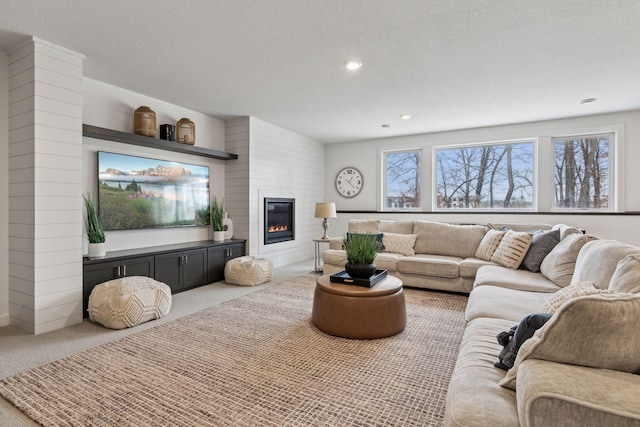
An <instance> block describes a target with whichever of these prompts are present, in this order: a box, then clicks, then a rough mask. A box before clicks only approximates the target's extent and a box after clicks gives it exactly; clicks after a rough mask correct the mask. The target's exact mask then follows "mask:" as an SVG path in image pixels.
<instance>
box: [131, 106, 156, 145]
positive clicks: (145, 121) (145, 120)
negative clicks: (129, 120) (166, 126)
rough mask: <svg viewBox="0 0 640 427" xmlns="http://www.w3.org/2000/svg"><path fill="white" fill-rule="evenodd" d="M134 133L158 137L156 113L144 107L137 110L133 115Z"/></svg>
mask: <svg viewBox="0 0 640 427" xmlns="http://www.w3.org/2000/svg"><path fill="white" fill-rule="evenodd" d="M133 132H134V133H136V134H138V135H144V136H150V137H152V138H155V137H156V135H157V134H158V131H157V130H156V113H155V112H154V111H153V110H152V109H151V108H149V107H147V106H145V105H143V106H141V107H138V109H136V111H135V113H134V115H133Z"/></svg>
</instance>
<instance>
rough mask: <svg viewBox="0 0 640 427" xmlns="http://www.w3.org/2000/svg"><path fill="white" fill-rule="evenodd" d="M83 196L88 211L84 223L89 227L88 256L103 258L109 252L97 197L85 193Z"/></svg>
mask: <svg viewBox="0 0 640 427" xmlns="http://www.w3.org/2000/svg"><path fill="white" fill-rule="evenodd" d="M82 198H83V199H84V207H85V209H86V212H87V216H86V217H85V222H84V223H85V228H86V229H87V238H88V239H89V247H88V256H89V258H102V257H104V256H105V255H106V254H107V249H106V246H105V240H106V237H105V235H104V229H103V228H102V223H101V222H100V218H99V217H98V206H97V203H96V199H95V198H94V197H93V195H92V194H89V195H87V196H85V195H84V194H83V195H82Z"/></svg>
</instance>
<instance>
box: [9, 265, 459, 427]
mask: <svg viewBox="0 0 640 427" xmlns="http://www.w3.org/2000/svg"><path fill="white" fill-rule="evenodd" d="M316 277H317V276H306V277H300V278H296V279H292V280H290V281H287V282H284V283H282V284H276V285H272V286H270V287H268V288H266V289H264V290H261V291H258V292H254V293H252V294H249V295H247V296H244V297H241V298H238V299H235V300H232V301H228V302H226V303H223V304H221V305H218V306H214V307H211V308H209V309H206V310H203V311H200V312H197V313H194V314H192V315H189V316H186V317H183V318H180V319H177V320H175V321H173V322H170V323H166V324H163V325H160V326H158V327H155V328H151V329H149V330H145V331H142V332H140V333H137V334H133V335H130V336H127V337H125V338H122V339H119V340H117V341H114V342H111V343H108V344H105V345H101V346H99V347H95V348H93V349H90V350H87V351H83V352H81V353H77V354H75V355H72V356H70V357H67V358H64V359H61V360H59V361H56V362H53V363H50V364H47V365H44V366H41V367H38V368H34V369H31V370H29V371H26V372H23V373H21V374H18V375H15V376H13V377H9V378H6V379H4V380H2V381H0V394H2V395H3V396H4V397H5V398H6V399H7V400H9V401H11V402H12V403H13V404H14V405H16V407H18V408H19V409H20V410H21V411H23V412H24V413H25V414H27V415H28V416H29V417H31V418H32V419H33V420H35V421H37V422H38V423H40V424H42V425H45V426H58V425H64V426H88V425H96V426H164V425H179V426H183V425H188V426H307V425H313V426H332V427H334V426H437V425H441V424H442V420H443V414H444V400H445V395H446V391H447V386H448V383H449V378H450V376H451V373H452V370H453V367H454V365H455V361H456V356H457V353H458V346H459V344H460V340H461V337H462V332H463V329H464V324H465V321H464V315H463V312H464V308H465V305H466V300H467V298H466V297H464V296H460V295H452V294H445V293H437V292H429V291H424V290H413V289H406V290H405V292H406V300H407V327H406V329H405V330H404V332H402V333H400V334H398V335H396V336H394V337H390V338H384V339H379V340H369V341H367V340H348V339H343V338H336V337H332V336H329V335H326V334H324V333H323V332H321V331H319V330H318V329H316V328H315V327H314V326H313V324H312V323H311V320H310V318H311V308H312V302H313V290H314V286H315V278H316Z"/></svg>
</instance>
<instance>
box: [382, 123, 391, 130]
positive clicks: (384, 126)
mask: <svg viewBox="0 0 640 427" xmlns="http://www.w3.org/2000/svg"><path fill="white" fill-rule="evenodd" d="M381 127H383V128H385V129H389V128H390V127H391V125H390V124H389V123H385V124H383V125H382V126H381Z"/></svg>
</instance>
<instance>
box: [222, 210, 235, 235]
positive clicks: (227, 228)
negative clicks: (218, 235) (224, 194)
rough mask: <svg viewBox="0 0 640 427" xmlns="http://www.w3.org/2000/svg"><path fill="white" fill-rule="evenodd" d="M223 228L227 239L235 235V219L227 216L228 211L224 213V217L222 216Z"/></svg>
mask: <svg viewBox="0 0 640 427" xmlns="http://www.w3.org/2000/svg"><path fill="white" fill-rule="evenodd" d="M222 228H223V230H224V238H225V240H229V239H231V238H232V237H233V221H231V218H229V217H228V216H227V213H226V212H225V213H224V218H222Z"/></svg>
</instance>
